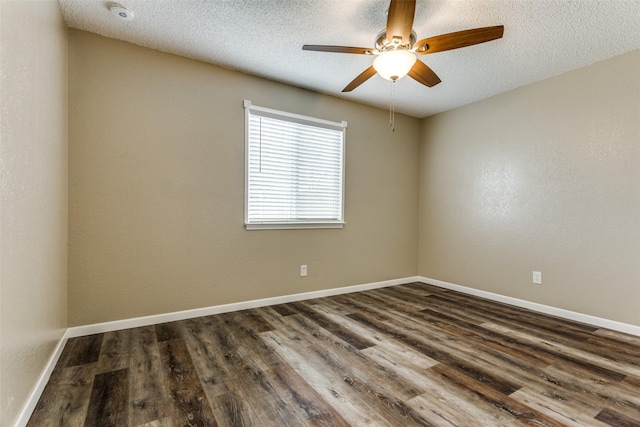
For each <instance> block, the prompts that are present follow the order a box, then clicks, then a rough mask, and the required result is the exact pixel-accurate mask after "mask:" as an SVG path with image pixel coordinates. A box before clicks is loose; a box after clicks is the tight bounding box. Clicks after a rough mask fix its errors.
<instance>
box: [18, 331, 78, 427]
mask: <svg viewBox="0 0 640 427" xmlns="http://www.w3.org/2000/svg"><path fill="white" fill-rule="evenodd" d="M67 332H68V329H67V330H65V332H64V333H63V334H62V338H60V341H58V344H57V345H56V348H55V349H54V350H53V353H51V357H49V360H48V361H47V364H46V365H45V367H44V369H43V370H42V373H41V374H40V377H39V378H38V382H36V384H35V385H34V386H33V389H32V390H31V393H30V394H29V398H28V399H27V402H26V403H25V405H24V406H23V407H22V410H21V411H20V414H19V415H18V419H17V420H16V424H15V427H24V426H26V425H27V423H28V422H29V419H30V418H31V414H33V410H34V409H36V405H37V404H38V401H39V400H40V396H41V395H42V392H43V391H44V388H45V386H46V385H47V382H49V378H51V373H52V372H53V368H55V367H56V363H58V359H60V355H61V354H62V350H64V346H65V345H66V344H67V340H68V339H69V337H68V336H67Z"/></svg>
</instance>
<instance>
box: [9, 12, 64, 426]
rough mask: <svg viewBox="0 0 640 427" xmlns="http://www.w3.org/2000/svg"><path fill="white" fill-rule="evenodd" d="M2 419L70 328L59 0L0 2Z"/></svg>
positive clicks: (14, 409)
mask: <svg viewBox="0 0 640 427" xmlns="http://www.w3.org/2000/svg"><path fill="white" fill-rule="evenodd" d="M0 41H1V44H2V54H1V59H0V61H1V65H0V66H1V72H0V75H1V79H2V81H1V89H0V91H1V92H0V99H1V100H2V102H1V104H2V105H1V115H0V128H1V142H0V171H1V173H0V190H1V199H0V203H1V206H0V306H1V314H0V323H1V326H0V348H1V350H0V425H2V426H10V425H13V423H14V421H15V420H16V417H17V416H18V413H19V411H20V409H21V408H22V406H23V405H24V404H25V402H26V399H27V398H28V396H29V393H30V391H31V389H32V388H33V387H34V384H35V383H36V380H37V379H38V376H39V375H40V373H41V372H42V370H43V369H44V366H45V364H46V362H47V360H48V359H49V357H50V356H51V354H52V352H53V350H54V348H55V346H56V344H57V342H58V340H59V339H60V338H61V337H62V334H63V332H64V328H65V327H66V326H67V275H66V270H67V31H66V28H65V26H64V24H63V22H62V18H61V16H60V11H59V6H58V2H54V1H45V2H40V1H37V2H36V1H32V2H11V1H4V0H3V1H1V2H0Z"/></svg>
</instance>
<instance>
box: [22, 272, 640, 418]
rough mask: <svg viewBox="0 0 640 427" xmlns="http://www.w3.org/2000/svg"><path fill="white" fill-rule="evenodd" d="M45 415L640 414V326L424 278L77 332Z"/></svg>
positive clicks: (40, 414)
mask: <svg viewBox="0 0 640 427" xmlns="http://www.w3.org/2000/svg"><path fill="white" fill-rule="evenodd" d="M29 425H30V426H148V427H160V426H365V425H366V426H402V427H404V426H414V425H415V426H520V425H530V426H565V425H568V426H607V425H609V426H625V427H626V426H640V337H635V336H631V335H625V334H621V333H617V332H613V331H610V330H605V329H600V328H597V327H593V326H589V325H585V324H581V323H577V322H572V321H568V320H563V319H560V318H554V317H551V316H547V315H543V314H539V313H535V312H532V311H527V310H524V309H520V308H516V307H512V306H508V305H505V304H500V303H496V302H492V301H488V300H484V299H481V298H477V297H473V296H469V295H465V294H461V293H457V292H454V291H448V290H444V289H440V288H437V287H433V286H429V285H425V284H421V283H412V284H407V285H401V286H395V287H391V288H384V289H378V290H371V291H366V292H359V293H353V294H348V295H340V296H333V297H328V298H321V299H314V300H308V301H304V302H295V303H289V304H282V305H277V306H272V307H264V308H258V309H252V310H244V311H239V312H234V313H227V314H220V315H215V316H208V317H201V318H196V319H190V320H184V321H179V322H172V323H165V324H158V325H155V326H148V327H141V328H135V329H128V330H121V331H116V332H109V333H105V334H99V335H92V336H86V337H80V338H73V339H70V340H69V341H68V343H67V345H66V347H65V349H64V351H63V353H62V355H61V357H60V360H59V361H58V364H57V366H56V368H55V370H54V372H53V374H52V376H51V379H50V381H49V383H48V385H47V386H46V388H45V390H44V393H43V395H42V397H41V399H40V402H39V403H38V405H37V407H36V409H35V411H34V413H33V415H32V417H31V420H30V423H29Z"/></svg>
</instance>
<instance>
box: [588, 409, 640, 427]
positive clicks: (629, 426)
mask: <svg viewBox="0 0 640 427" xmlns="http://www.w3.org/2000/svg"><path fill="white" fill-rule="evenodd" d="M595 418H596V420H598V421H602V422H603V423H605V424H607V425H609V426H615V427H640V420H638V419H633V418H630V417H627V416H626V415H624V414H621V413H619V412H616V411H614V410H613V409H609V408H606V409H603V410H602V411H601V412H600V413H599V414H598V415H596V417H595Z"/></svg>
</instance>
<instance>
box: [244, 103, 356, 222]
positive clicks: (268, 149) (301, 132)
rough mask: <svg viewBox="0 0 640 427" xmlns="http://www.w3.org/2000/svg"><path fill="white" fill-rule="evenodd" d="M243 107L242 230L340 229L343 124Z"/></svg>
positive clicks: (253, 107)
mask: <svg viewBox="0 0 640 427" xmlns="http://www.w3.org/2000/svg"><path fill="white" fill-rule="evenodd" d="M244 108H245V139H246V166H245V167H246V184H245V186H246V188H245V197H246V199H245V226H246V228H247V230H251V229H259V228H341V227H343V225H344V218H343V188H344V143H345V133H346V127H347V123H346V122H342V123H337V122H330V121H326V120H321V119H315V118H312V117H306V116H301V115H297V114H291V113H286V112H283V111H277V110H272V109H268V108H262V107H257V106H254V105H251V101H246V100H245V101H244Z"/></svg>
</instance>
